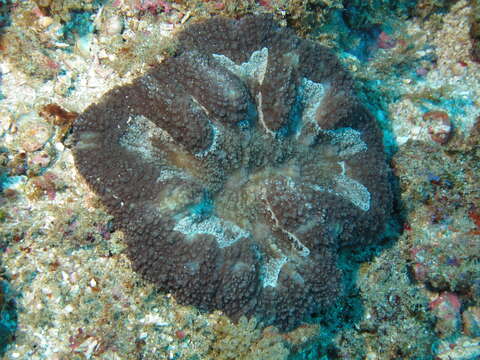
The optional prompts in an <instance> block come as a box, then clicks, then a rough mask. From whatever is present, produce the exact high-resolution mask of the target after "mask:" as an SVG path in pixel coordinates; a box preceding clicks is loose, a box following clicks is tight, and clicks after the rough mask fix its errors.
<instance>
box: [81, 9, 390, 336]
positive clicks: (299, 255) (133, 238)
mask: <svg viewBox="0 0 480 360" xmlns="http://www.w3.org/2000/svg"><path fill="white" fill-rule="evenodd" d="M179 43H180V48H179V53H178V54H177V55H176V56H174V57H172V58H170V59H168V60H166V61H164V62H163V63H161V64H159V65H157V66H156V67H155V68H154V69H152V70H151V71H149V72H148V73H147V74H145V75H144V76H142V77H141V78H138V79H137V80H135V81H134V82H133V83H131V84H129V85H125V86H122V87H118V88H115V89H113V90H111V91H110V92H108V93H107V94H106V95H104V97H103V98H102V99H101V100H100V102H99V103H98V104H94V105H91V106H90V107H89V108H88V109H87V110H86V111H85V112H84V113H83V114H81V115H80V117H79V119H78V120H77V121H76V123H75V125H74V130H73V133H74V144H75V145H74V156H75V160H76V165H77V168H78V170H79V171H80V173H81V174H82V175H83V176H84V177H85V179H86V180H87V182H88V183H89V185H90V186H91V188H92V189H93V190H94V191H95V192H96V193H97V194H98V195H99V196H100V198H101V199H102V200H103V202H104V203H105V205H106V206H107V207H108V209H109V210H110V212H111V213H112V214H113V215H114V216H115V219H116V222H117V223H118V225H119V226H120V227H121V228H122V229H123V230H124V231H125V233H126V235H127V241H128V245H129V247H128V248H129V256H130V258H131V260H132V263H133V266H134V268H135V270H137V271H139V272H140V273H141V274H143V275H144V276H145V277H146V278H147V279H149V280H151V281H152V282H154V283H155V284H156V285H157V286H158V287H159V288H160V289H163V290H166V291H170V292H172V293H173V294H174V295H175V297H176V299H177V300H178V301H179V302H180V303H183V304H191V305H195V306H197V307H199V308H201V309H204V310H215V309H220V310H223V311H224V312H225V313H226V314H227V315H229V316H230V317H232V318H233V319H238V318H239V317H240V316H242V315H246V316H257V317H259V318H260V319H261V320H262V321H264V323H267V324H276V325H278V326H280V327H281V328H282V329H291V328H292V327H294V326H297V325H298V324H299V323H301V322H302V321H304V320H305V319H306V318H307V317H308V316H309V315H311V314H312V313H314V312H316V311H318V309H319V308H321V307H324V306H326V305H328V304H330V303H331V302H332V300H334V299H335V298H336V297H337V295H338V293H339V279H340V272H339V270H338V269H337V266H336V258H337V250H338V249H339V248H340V247H342V246H345V245H361V244H366V243H368V242H371V241H373V240H374V239H375V238H376V236H377V235H378V233H379V232H381V231H382V229H383V226H384V222H385V219H386V218H387V217H388V214H389V213H390V211H391V199H392V194H391V189H390V186H389V183H388V180H387V178H388V169H387V166H386V164H385V158H384V153H383V147H382V141H381V134H380V132H379V130H378V128H377V126H376V124H375V121H374V119H373V118H372V116H371V115H370V114H369V113H368V112H367V111H366V110H365V109H364V108H363V107H362V106H361V105H360V104H359V103H358V102H357V100H356V99H355V97H354V95H353V94H352V81H351V78H350V76H349V75H348V74H347V73H346V72H345V71H344V70H343V68H342V67H341V66H340V64H339V62H338V60H337V59H336V57H335V56H334V55H333V54H332V52H331V51H329V50H328V49H326V48H324V47H322V46H320V45H318V44H316V43H314V42H311V41H307V40H302V39H300V38H298V37H297V36H295V35H294V34H293V33H292V32H291V31H290V30H288V29H285V28H281V27H279V26H278V25H277V24H276V23H275V22H274V21H273V20H272V19H271V18H269V17H246V18H243V19H241V20H237V21H236V20H230V19H225V18H214V19H212V20H209V21H206V22H204V23H201V24H195V25H191V26H189V27H187V28H186V29H185V30H184V31H183V32H182V33H181V34H180V35H179Z"/></svg>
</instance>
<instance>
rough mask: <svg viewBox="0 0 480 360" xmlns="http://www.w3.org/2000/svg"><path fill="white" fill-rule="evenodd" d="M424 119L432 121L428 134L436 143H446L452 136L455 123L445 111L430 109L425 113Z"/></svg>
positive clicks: (428, 121)
mask: <svg viewBox="0 0 480 360" xmlns="http://www.w3.org/2000/svg"><path fill="white" fill-rule="evenodd" d="M423 120H424V121H425V122H427V123H430V126H428V134H429V135H430V138H431V139H432V140H433V141H435V142H436V143H439V144H441V145H444V144H446V143H447V142H448V140H450V138H451V137H452V133H453V125H452V122H451V121H450V118H449V116H448V114H447V113H446V112H445V111H437V110H434V111H428V112H426V113H425V114H423Z"/></svg>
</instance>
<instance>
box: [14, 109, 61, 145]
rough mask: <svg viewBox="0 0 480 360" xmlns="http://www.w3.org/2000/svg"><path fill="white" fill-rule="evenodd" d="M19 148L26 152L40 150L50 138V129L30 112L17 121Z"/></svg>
mask: <svg viewBox="0 0 480 360" xmlns="http://www.w3.org/2000/svg"><path fill="white" fill-rule="evenodd" d="M17 127H18V137H19V139H20V146H21V148H22V149H23V150H24V151H26V152H28V153H29V152H34V151H37V150H40V149H41V148H42V147H43V146H44V145H45V144H46V142H47V141H48V140H49V139H50V137H51V136H52V127H51V126H49V125H48V124H46V123H45V122H44V121H43V119H41V118H39V117H38V115H36V114H35V113H33V112H31V113H28V114H23V115H21V116H20V117H19V118H18V119H17Z"/></svg>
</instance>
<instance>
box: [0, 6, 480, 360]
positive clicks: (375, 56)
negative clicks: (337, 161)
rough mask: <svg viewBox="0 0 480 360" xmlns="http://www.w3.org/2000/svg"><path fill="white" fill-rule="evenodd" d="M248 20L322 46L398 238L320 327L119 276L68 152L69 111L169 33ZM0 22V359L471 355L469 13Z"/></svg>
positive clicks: (475, 147) (126, 270)
mask: <svg viewBox="0 0 480 360" xmlns="http://www.w3.org/2000/svg"><path fill="white" fill-rule="evenodd" d="M252 13H253V14H258V13H271V14H273V15H274V16H275V18H276V19H278V20H279V21H280V22H281V23H282V24H283V25H285V26H291V27H292V28H294V29H295V31H296V32H297V33H298V34H299V35H300V36H302V37H306V38H310V39H314V40H317V41H320V42H322V43H323V44H325V45H327V46H329V47H332V48H333V49H334V51H335V52H336V53H337V55H338V56H339V57H340V58H341V60H342V62H343V63H344V65H345V67H347V68H348V69H349V70H350V71H351V72H352V73H353V75H354V77H355V78H356V81H357V85H358V92H359V96H360V97H361V99H362V101H363V102H364V103H365V104H366V106H368V107H369V109H370V111H371V112H372V113H373V114H374V115H375V116H376V118H377V120H378V121H379V123H380V125H381V127H382V130H383V132H384V137H385V139H384V143H385V146H386V149H387V152H388V157H389V163H390V165H391V167H392V169H393V171H394V173H395V175H396V177H397V181H398V192H399V199H398V201H397V203H396V213H397V217H398V218H399V219H398V222H401V224H402V230H401V231H398V230H395V229H392V231H391V232H392V234H391V235H386V236H385V240H384V242H383V243H382V244H381V245H379V246H376V247H372V248H371V249H369V252H370V254H369V256H367V257H365V256H364V255H362V256H359V257H358V259H357V260H356V261H357V263H356V265H355V266H354V265H352V264H351V263H349V262H351V261H355V256H346V257H345V259H344V260H343V264H342V266H343V268H344V269H345V270H346V273H350V276H346V278H347V280H346V281H345V292H346V296H345V297H344V298H345V299H344V300H342V301H339V304H341V306H338V307H337V309H335V311H333V310H332V312H334V314H335V315H334V316H333V315H331V316H328V315H326V316H324V317H323V318H320V319H318V320H317V321H314V322H313V323H309V324H306V325H303V326H301V327H299V328H298V329H296V330H294V331H292V332H290V333H281V332H279V331H277V330H276V329H275V328H273V327H267V328H264V327H263V326H262V325H261V324H258V323H256V322H255V321H254V320H250V321H248V320H246V319H241V320H240V322H239V323H238V324H233V323H231V322H230V320H229V319H228V318H226V317H225V316H223V315H222V314H221V313H213V314H208V313H200V312H199V311H197V310H196V309H195V308H192V307H185V306H180V305H177V304H176V303H175V300H174V299H173V298H172V297H171V296H170V295H169V294H165V293H161V292H157V291H156V290H155V288H154V287H153V286H152V285H150V284H148V283H146V282H145V281H143V280H142V279H141V278H140V277H139V276H138V275H137V274H135V273H134V272H132V270H131V268H130V263H129V260H128V258H127V257H126V256H125V254H124V249H125V244H124V242H123V234H122V232H121V231H120V230H118V229H115V228H113V227H112V222H111V217H110V216H109V215H108V214H107V213H106V212H105V210H104V209H103V208H102V205H101V204H100V203H99V201H98V199H97V198H96V197H95V196H94V195H93V194H92V193H91V192H90V191H89V190H88V188H87V186H86V184H85V183H84V181H83V180H82V178H81V177H80V176H79V174H78V173H77V171H76V169H75V167H74V162H73V157H72V153H71V150H70V149H69V134H70V127H71V124H72V121H74V119H75V117H76V114H77V113H80V112H82V111H83V110H84V109H85V108H86V107H87V106H88V105H89V104H91V103H92V102H94V101H96V100H97V99H99V98H100V96H101V95H102V94H103V93H105V91H106V90H108V89H110V88H112V87H113V86H115V85H118V84H120V83H125V82H128V81H130V80H131V79H133V78H134V77H136V76H138V75H139V74H142V73H143V72H144V71H145V70H147V69H148V68H149V67H150V66H151V65H152V64H154V63H155V62H158V61H162V59H163V58H165V57H166V56H169V54H171V53H172V52H173V51H174V48H175V42H174V41H172V39H174V37H173V34H174V33H175V32H176V31H178V30H179V29H181V28H182V26H183V25H184V24H188V23H190V22H195V21H200V20H202V19H207V18H209V17H211V16H214V15H225V16H229V17H239V16H243V15H245V14H252ZM0 26H1V27H0V37H1V38H0V52H1V55H2V57H1V63H0V66H1V67H0V71H1V72H0V182H1V183H0V190H1V192H0V254H1V262H0V266H1V272H0V353H1V354H2V355H3V357H4V358H5V359H22V360H23V359H25V360H26V359H49V360H54V359H58V360H59V359H148V360H150V359H189V360H194V359H195V360H202V359H274V360H275V359H442V360H443V359H445V360H446V359H464V360H467V359H472V360H473V359H480V265H479V255H480V64H479V61H480V4H479V2H477V1H466V0H461V1H448V0H419V1H400V2H397V1H391V2H389V1H387V0H370V1H355V0H294V1H286V0H271V1H269V0H264V1H241V0H225V1H223V2H222V1H206V0H205V1H200V0H195V1H181V0H177V1H160V0H114V1H97V0H78V1H70V0H64V1H62V0H35V1H22V0H0ZM352 269H356V270H354V272H353V273H352V271H351V270H352ZM349 270H350V271H349Z"/></svg>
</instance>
